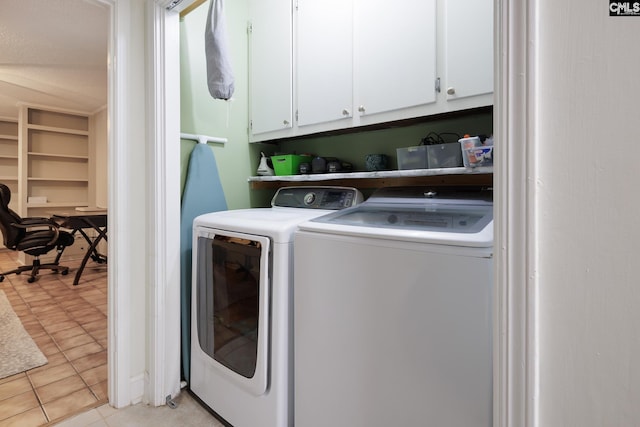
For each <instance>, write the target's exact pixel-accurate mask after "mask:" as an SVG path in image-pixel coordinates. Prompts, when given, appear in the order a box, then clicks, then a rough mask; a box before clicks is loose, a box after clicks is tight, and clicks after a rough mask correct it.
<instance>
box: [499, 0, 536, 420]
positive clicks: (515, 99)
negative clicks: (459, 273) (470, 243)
mask: <svg viewBox="0 0 640 427" xmlns="http://www.w3.org/2000/svg"><path fill="white" fill-rule="evenodd" d="M536 7H537V1H536V0H524V1H522V0H494V10H495V16H494V19H495V28H494V39H495V43H494V46H495V49H494V51H495V64H496V66H495V70H496V73H495V77H494V78H495V81H494V87H495V93H494V100H495V102H494V133H495V136H496V141H497V142H496V144H498V151H497V156H496V159H497V164H496V168H495V170H494V198H495V200H494V212H495V218H494V219H495V221H494V224H495V234H496V235H495V240H494V248H495V259H496V269H495V271H496V278H495V288H496V294H495V298H494V302H495V309H494V322H493V323H494V387H493V388H494V425H495V426H499V427H534V426H536V414H537V407H536V404H537V399H536V398H535V396H536V394H537V363H538V362H537V358H536V356H537V348H538V347H537V336H536V333H537V329H536V321H537V318H536V307H537V304H536V301H537V300H536V298H537V295H536V291H535V289H536V287H535V283H536V280H537V277H536V271H537V269H536V267H537V264H536V263H537V258H536V240H535V236H536V225H537V224H536V217H535V210H534V201H535V197H536V170H537V168H536V160H537V158H536V146H535V123H536V122H535V121H536V105H535V101H536V97H535V95H536V92H535V91H536V81H535V79H536V74H535V71H536V70H535V67H536V59H537V56H536V55H537V51H536V44H535V41H536V36H537V33H536V28H537V25H538V24H537V20H536Z"/></svg>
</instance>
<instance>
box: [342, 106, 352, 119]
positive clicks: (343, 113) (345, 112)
mask: <svg viewBox="0 0 640 427" xmlns="http://www.w3.org/2000/svg"><path fill="white" fill-rule="evenodd" d="M350 114H351V113H349V110H347V109H346V108H345V109H344V110H342V115H343V116H345V117H346V116H349V115H350Z"/></svg>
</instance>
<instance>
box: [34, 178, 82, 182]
mask: <svg viewBox="0 0 640 427" xmlns="http://www.w3.org/2000/svg"><path fill="white" fill-rule="evenodd" d="M27 180H29V181H40V182H47V181H49V182H89V180H88V179H86V178H37V177H28V178H27Z"/></svg>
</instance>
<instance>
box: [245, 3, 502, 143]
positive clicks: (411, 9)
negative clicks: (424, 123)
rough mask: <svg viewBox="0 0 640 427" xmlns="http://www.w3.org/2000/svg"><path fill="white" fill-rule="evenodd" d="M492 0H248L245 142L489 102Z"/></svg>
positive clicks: (431, 113)
mask: <svg viewBox="0 0 640 427" xmlns="http://www.w3.org/2000/svg"><path fill="white" fill-rule="evenodd" d="M492 1H493V0H396V1H394V2H389V1H383V0H250V10H251V27H252V34H251V37H250V43H251V45H250V59H251V62H250V69H249V72H250V77H249V80H250V94H249V97H250V105H251V121H252V129H251V133H250V135H249V140H250V141H252V142H254V141H265V140H274V139H278V138H286V137H293V136H299V135H307V134H312V133H317V132H324V131H330V130H337V129H344V128H349V127H358V126H365V125H371V124H378V123H383V122H392V121H396V120H403V119H409V118H415V117H421V116H429V115H434V114H440V113H444V112H449V111H457V110H464V109H470V108H476V107H482V106H488V105H491V104H492V102H493V96H492V92H493V3H492ZM292 59H293V60H292ZM291 82H293V85H292V84H291ZM291 112H294V113H293V119H292V120H290V119H289V117H290V115H291V114H292V113H291Z"/></svg>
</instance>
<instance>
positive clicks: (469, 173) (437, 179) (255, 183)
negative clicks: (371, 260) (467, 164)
mask: <svg viewBox="0 0 640 427" xmlns="http://www.w3.org/2000/svg"><path fill="white" fill-rule="evenodd" d="M248 181H249V183H250V185H251V188H252V189H261V188H276V187H281V186H285V185H305V184H307V185H308V184H311V183H313V184H315V185H323V182H325V183H327V184H331V185H351V186H354V187H361V188H376V187H390V186H396V185H397V186H403V185H423V184H425V185H427V184H444V185H448V184H451V185H491V184H492V182H493V167H492V166H488V167H478V168H464V167H459V168H442V169H410V170H393V171H376V172H340V173H318V174H305V175H283V176H252V177H249V179H248Z"/></svg>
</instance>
